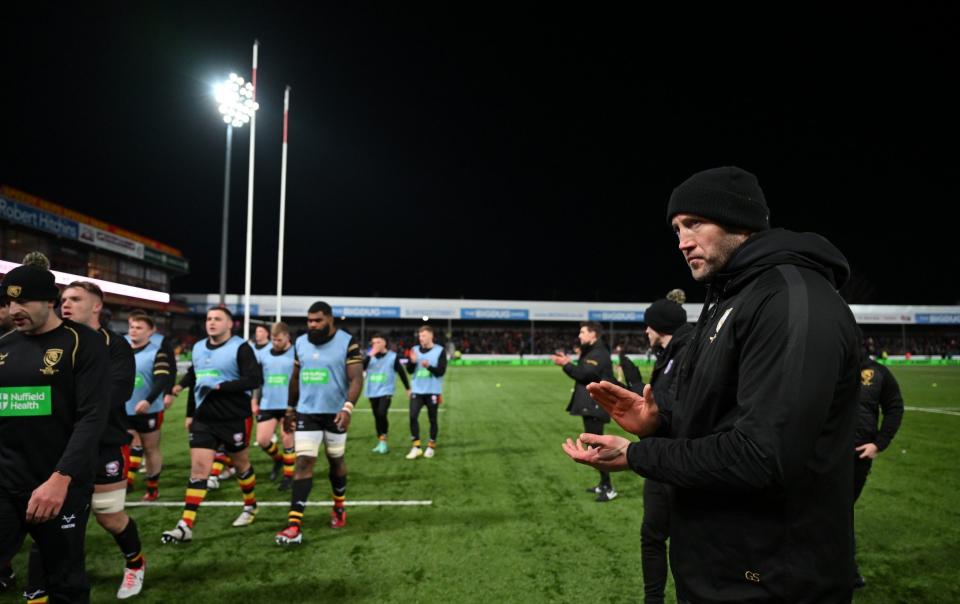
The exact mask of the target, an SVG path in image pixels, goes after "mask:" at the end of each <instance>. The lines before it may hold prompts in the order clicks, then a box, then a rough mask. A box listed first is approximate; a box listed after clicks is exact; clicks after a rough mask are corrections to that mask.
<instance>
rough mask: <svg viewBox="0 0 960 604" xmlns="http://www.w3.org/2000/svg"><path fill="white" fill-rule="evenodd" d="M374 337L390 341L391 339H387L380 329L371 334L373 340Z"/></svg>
mask: <svg viewBox="0 0 960 604" xmlns="http://www.w3.org/2000/svg"><path fill="white" fill-rule="evenodd" d="M374 338H380V339H381V340H383V341H384V342H389V341H390V340H389V339H387V336H385V335H384V334H382V333H380V332H379V331H377V332H374V334H373V335H372V336H370V339H371V340H372V339H374Z"/></svg>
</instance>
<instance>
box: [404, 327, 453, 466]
mask: <svg viewBox="0 0 960 604" xmlns="http://www.w3.org/2000/svg"><path fill="white" fill-rule="evenodd" d="M417 339H418V340H419V341H420V344H419V345H418V346H414V347H413V349H412V350H411V351H410V362H409V363H408V364H407V372H408V373H411V374H413V383H412V384H411V387H410V390H411V391H412V394H411V396H410V438H411V439H412V440H413V446H412V447H411V448H410V452H409V453H407V459H416V458H418V457H421V456H422V457H426V458H428V459H429V458H431V457H433V456H434V455H435V454H436V447H437V434H438V433H439V431H440V420H439V417H438V413H437V411H438V410H439V407H440V405H441V403H443V376H444V374H445V373H446V372H447V355H445V354H444V350H443V346H434V343H433V328H432V327H430V326H429V325H423V326H421V327H420V330H419V331H418V332H417ZM424 407H426V408H427V417H428V418H429V419H430V441H429V442H427V450H426V451H424V450H423V449H421V448H420V410H421V409H423V408H424Z"/></svg>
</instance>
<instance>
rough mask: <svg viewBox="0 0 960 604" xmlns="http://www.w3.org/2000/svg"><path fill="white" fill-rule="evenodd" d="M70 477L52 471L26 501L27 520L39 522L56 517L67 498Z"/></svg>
mask: <svg viewBox="0 0 960 604" xmlns="http://www.w3.org/2000/svg"><path fill="white" fill-rule="evenodd" d="M69 486H70V477H69V476H64V475H63V474H60V473H58V472H54V473H53V474H52V475H51V476H50V478H48V479H47V481H46V482H45V483H43V484H42V485H40V486H39V487H37V488H36V489H34V490H33V493H32V494H31V495H30V501H28V502H27V522H32V523H34V524H40V523H41V522H46V521H47V520H50V519H51V518H54V517H56V515H57V514H59V513H60V508H62V507H63V500H64V499H66V498H67V487H69Z"/></svg>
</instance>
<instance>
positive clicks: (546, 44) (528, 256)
mask: <svg viewBox="0 0 960 604" xmlns="http://www.w3.org/2000/svg"><path fill="white" fill-rule="evenodd" d="M18 4H27V3H18ZM147 4H148V3H112V4H95V3H84V6H83V7H81V8H70V9H63V8H57V9H56V10H54V9H53V8H43V5H42V4H39V5H37V4H33V3H30V5H31V8H29V9H28V8H16V9H12V8H10V7H6V8H5V9H4V11H5V13H7V14H6V15H5V18H4V20H3V23H4V24H3V27H2V30H3V31H2V35H0V51H2V53H3V57H4V60H3V64H4V69H3V75H2V80H0V81H2V82H3V85H2V90H0V103H2V111H0V133H2V145H0V182H3V183H6V184H9V185H11V186H14V187H17V188H20V189H22V190H25V191H27V192H29V193H32V194H34V195H37V196H40V197H43V198H46V199H49V200H50V201H54V202H57V203H60V204H62V205H65V206H67V207H70V208H73V209H76V210H79V211H82V212H85V213H88V214H90V215H92V216H94V217H96V218H99V219H102V220H105V221H107V222H110V223H113V224H116V225H118V226H121V227H124V228H127V229H130V230H133V231H134V232H138V233H141V234H143V235H146V236H148V237H152V238H155V239H158V240H160V241H162V242H164V243H168V244H170V245H173V246H175V247H178V248H180V249H181V250H182V251H183V252H184V254H185V255H186V256H187V257H188V258H189V259H190V260H191V263H192V271H191V274H190V275H189V276H187V277H183V278H179V279H177V280H176V281H175V282H174V290H175V291H177V292H197V291H204V292H213V291H216V289H217V285H218V274H219V250H220V225H221V212H222V195H223V168H224V164H223V162H224V138H225V136H224V132H225V127H224V124H223V123H222V121H221V119H220V116H219V114H218V113H217V109H216V106H215V103H214V101H213V99H212V95H211V86H212V84H213V83H214V82H216V81H218V80H221V79H223V78H225V77H226V75H227V74H228V73H229V72H230V71H231V70H235V71H237V72H238V73H240V74H241V75H243V76H244V77H248V76H249V69H250V58H251V57H250V54H251V44H252V42H253V39H254V38H258V39H259V40H260V42H261V47H260V70H259V74H258V75H259V81H258V84H259V87H258V100H259V102H260V104H261V111H260V113H259V114H258V123H257V148H256V152H257V155H256V188H255V202H256V210H255V244H254V255H255V263H254V270H253V275H254V277H253V290H254V293H263V294H269V293H274V291H275V282H276V244H277V225H278V221H277V208H278V199H279V190H280V142H281V125H282V100H283V89H284V86H285V85H286V84H290V85H291V86H292V87H293V92H292V97H291V123H290V151H289V153H290V163H289V177H288V184H287V186H288V189H287V190H288V197H287V202H288V206H287V212H288V214H287V216H288V224H287V246H286V258H287V262H286V265H287V267H286V272H285V278H284V284H285V287H284V289H285V291H286V292H287V293H291V294H311V295H313V294H315V295H353V296H369V295H382V296H409V297H435V298H438V297H461V296H463V297H468V298H508V299H547V300H602V301H649V300H652V299H655V298H658V297H661V296H663V295H664V293H666V291H667V290H668V289H671V288H673V287H678V286H679V287H683V288H685V289H686V290H687V291H688V294H689V295H690V297H691V299H692V300H697V299H698V297H699V296H700V295H701V294H700V292H701V291H702V290H701V286H699V285H697V284H695V283H694V282H693V281H692V279H691V278H690V275H689V271H688V270H687V269H686V267H685V265H684V264H683V262H682V259H681V256H680V254H679V252H678V251H676V242H675V238H674V236H673V235H672V234H671V232H670V230H669V229H668V227H667V224H666V220H665V209H666V202H667V199H668V197H669V194H670V191H671V190H672V188H673V187H674V186H676V185H677V184H679V182H681V181H682V180H683V179H684V178H686V177H687V176H689V175H690V174H691V173H693V172H695V171H698V170H701V169H705V168H709V167H715V166H718V165H730V164H735V165H739V166H741V167H743V168H745V169H748V170H750V171H752V172H754V173H755V174H757V175H758V177H759V179H760V183H761V185H762V186H763V188H764V191H765V193H766V197H767V201H768V203H769V205H770V208H771V221H772V223H773V225H774V226H781V227H785V228H790V229H793V230H798V231H815V232H819V233H821V234H823V235H825V236H826V237H827V238H829V239H830V240H831V241H833V242H834V243H835V244H836V245H837V246H838V247H839V248H840V249H841V250H842V251H843V252H844V253H845V254H846V255H847V258H848V259H849V261H850V263H851V265H852V267H853V270H854V280H853V282H852V283H851V285H850V287H848V288H846V289H845V290H844V294H845V295H846V297H847V299H848V301H850V302H854V303H878V304H903V303H916V304H958V303H960V278H958V271H957V244H956V239H957V233H958V228H957V227H958V222H957V218H958V212H957V201H958V198H960V178H958V169H957V164H958V161H957V160H958V155H960V154H958V152H957V146H958V144H960V143H958V140H960V137H958V135H960V94H958V93H957V89H958V85H957V78H958V69H957V65H958V63H957V61H958V57H960V52H958V51H960V25H958V24H960V21H958V19H957V15H956V14H952V13H946V12H931V10H930V9H923V8H918V6H917V5H916V4H907V3H905V4H902V5H900V6H899V7H894V8H891V9H884V10H885V12H879V11H878V9H877V8H876V7H870V9H869V11H870V12H865V11H866V10H867V9H861V10H860V11H859V12H850V13H846V14H844V13H839V12H836V9H833V8H831V9H830V10H829V11H824V12H819V13H813V12H809V13H796V12H795V13H784V12H783V9H782V8H780V7H779V6H778V8H780V10H779V12H777V13H774V12H770V13H766V14H764V13H758V12H755V11H750V12H743V13H733V12H730V11H729V10H728V9H727V10H724V11H723V12H715V13H701V12H698V9H695V8H694V7H695V5H694V4H687V3H684V4H683V5H681V6H680V8H679V10H678V12H676V13H673V14H665V13H654V12H648V11H647V9H646V8H640V7H639V5H640V3H636V5H637V6H636V7H634V8H624V9H614V8H602V7H599V6H598V5H596V3H594V4H590V3H586V4H583V3H581V4H579V5H576V7H575V8H571V9H563V10H560V9H557V8H556V7H554V6H551V5H550V4H545V5H541V6H540V7H539V8H520V7H518V5H515V4H503V5H492V4H487V3H482V4H481V3H477V4H475V5H473V6H472V8H471V7H467V6H464V5H461V4H460V3H449V4H450V6H427V5H412V6H408V4H410V3H384V4H382V5H373V4H366V3H363V4H362V6H361V3H353V2H348V3H344V2H338V3H325V4H324V5H323V6H319V7H318V6H313V5H312V3H303V4H280V3H267V2H262V3H257V4H251V5H249V6H248V7H245V8H243V7H241V8H236V7H237V6H238V4H237V3H233V4H231V5H229V6H232V7H234V8H229V9H225V8H223V7H224V6H228V5H222V6H221V7H219V8H218V7H216V6H215V5H214V4H213V3H204V6H203V7H198V6H195V5H196V4H200V3H184V4H182V5H181V6H179V8H176V7H174V6H175V5H174V4H173V3H165V2H164V3H150V5H149V6H148V5H147ZM554 4H556V3H554ZM38 6H39V7H40V8H37V7H38ZM845 10H850V11H853V9H845ZM942 10H953V11H957V10H958V9H942ZM10 11H30V12H20V13H14V14H9V13H10ZM248 141H249V132H248V129H247V128H244V129H243V130H241V131H238V132H235V137H234V149H233V164H232V166H233V179H232V189H233V195H232V208H233V212H232V214H231V229H230V236H231V240H230V241H231V243H230V258H231V264H230V272H229V290H230V291H232V292H239V291H242V288H243V253H244V242H243V237H244V230H245V224H246V191H247V154H248ZM14 260H16V259H14Z"/></svg>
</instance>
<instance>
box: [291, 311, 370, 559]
mask: <svg viewBox="0 0 960 604" xmlns="http://www.w3.org/2000/svg"><path fill="white" fill-rule="evenodd" d="M295 350H296V360H295V361H294V366H293V375H292V376H291V378H290V393H289V395H288V397H289V398H288V406H287V410H286V413H285V416H284V423H285V424H286V426H285V427H286V430H287V431H288V432H290V431H293V429H294V425H295V426H296V433H295V434H294V442H295V446H296V451H297V462H296V468H295V470H294V477H293V486H292V488H291V491H292V493H291V501H290V511H289V512H288V514H287V527H286V528H285V529H283V530H282V531H280V532H279V533H277V535H276V537H275V540H276V542H277V544H279V545H291V544H295V543H300V542H301V541H302V540H303V532H302V531H303V513H304V510H305V509H306V505H307V499H308V498H309V496H310V490H311V489H312V488H313V467H314V465H316V463H317V455H319V453H320V443H323V445H324V449H325V451H326V454H327V461H328V462H329V464H330V473H329V476H330V486H331V487H332V488H333V510H332V511H331V512H330V526H331V528H342V527H344V526H346V522H347V513H346V511H345V509H344V501H345V500H346V494H347V464H346V463H345V462H344V459H343V454H344V451H345V450H346V446H347V428H349V426H350V416H351V414H352V413H353V406H354V404H355V403H356V401H357V398H358V397H359V396H360V393H361V391H362V390H363V352H362V351H361V350H360V344H358V343H357V340H356V338H355V337H353V336H351V335H350V334H348V333H347V332H345V331H341V330H338V329H337V328H336V326H335V325H334V320H333V309H332V308H330V305H329V304H327V303H326V302H314V303H313V304H312V305H311V306H310V308H309V309H308V310H307V333H306V334H304V335H302V336H300V337H299V338H297V342H296V344H295Z"/></svg>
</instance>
